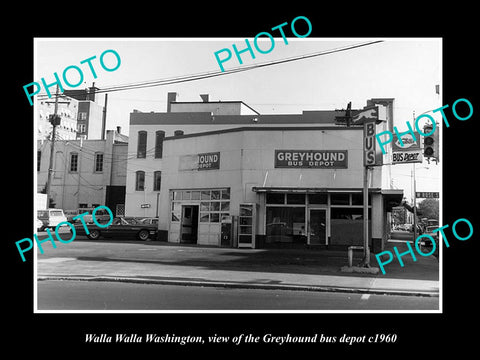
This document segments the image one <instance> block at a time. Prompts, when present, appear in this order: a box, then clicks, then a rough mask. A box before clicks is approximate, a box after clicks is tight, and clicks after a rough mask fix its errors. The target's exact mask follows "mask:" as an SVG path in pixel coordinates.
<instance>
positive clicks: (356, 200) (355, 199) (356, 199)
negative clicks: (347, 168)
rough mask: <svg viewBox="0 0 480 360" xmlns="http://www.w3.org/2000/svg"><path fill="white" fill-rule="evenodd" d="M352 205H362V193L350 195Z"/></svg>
mask: <svg viewBox="0 0 480 360" xmlns="http://www.w3.org/2000/svg"><path fill="white" fill-rule="evenodd" d="M352 205H363V194H362V193H354V194H352Z"/></svg>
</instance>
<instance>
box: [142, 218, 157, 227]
mask: <svg viewBox="0 0 480 360" xmlns="http://www.w3.org/2000/svg"><path fill="white" fill-rule="evenodd" d="M139 221H140V222H141V223H142V224H152V225H158V218H156V217H154V218H143V219H140V220H139Z"/></svg>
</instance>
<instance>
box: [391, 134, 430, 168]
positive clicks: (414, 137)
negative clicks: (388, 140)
mask: <svg viewBox="0 0 480 360" xmlns="http://www.w3.org/2000/svg"><path fill="white" fill-rule="evenodd" d="M392 150H393V152H392V163H393V164H406V163H421V162H422V161H423V154H422V150H421V148H420V135H419V134H418V132H414V133H413V134H411V133H405V134H394V135H393V142H392Z"/></svg>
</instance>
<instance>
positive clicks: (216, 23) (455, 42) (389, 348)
mask: <svg viewBox="0 0 480 360" xmlns="http://www.w3.org/2000/svg"><path fill="white" fill-rule="evenodd" d="M309 4H310V5H309V6H304V7H303V8H294V4H290V3H288V4H285V3H266V4H265V5H262V6H263V8H262V7H260V6H259V4H256V5H253V6H252V5H248V4H247V3H225V2H224V3H220V4H215V3H202V2H199V3H197V4H191V3H183V4H180V3H172V4H164V3H161V2H160V3H141V2H135V3H129V4H124V3H121V4H120V3H116V4H115V5H114V4H108V5H99V4H90V3H84V4H81V3H74V4H71V5H70V6H69V5H68V4H65V3H62V4H36V5H30V4H29V5H28V9H23V11H20V12H19V14H21V16H19V19H17V20H13V21H12V22H13V23H14V24H13V25H12V22H10V23H9V22H6V23H4V24H3V25H2V26H3V27H5V29H4V32H3V33H4V34H5V35H6V36H8V39H7V43H6V49H7V50H8V51H6V52H5V54H6V55H4V57H6V58H7V62H8V65H7V66H8V70H7V71H5V73H7V74H8V77H10V78H11V79H9V82H8V85H7V86H6V87H5V89H6V90H7V91H6V92H4V99H6V100H7V99H8V100H9V101H8V102H6V103H5V105H6V106H5V107H4V109H5V110H6V114H5V115H6V116H5V118H4V124H6V126H7V129H6V132H5V135H7V134H8V135H7V136H5V138H4V144H5V145H4V154H5V156H4V159H6V161H7V164H6V167H4V176H5V178H6V179H8V180H7V181H6V182H4V194H5V196H4V199H5V200H4V208H5V210H8V213H9V214H7V215H4V216H5V218H4V221H5V224H6V226H5V227H3V229H4V231H6V235H7V236H4V238H5V239H4V241H3V249H4V250H5V251H4V253H3V254H4V259H6V265H7V266H6V267H4V270H3V274H4V276H5V278H6V280H7V281H6V284H5V285H4V286H5V287H6V288H5V289H4V291H3V297H4V299H5V300H6V305H5V308H4V309H6V311H5V312H6V313H7V314H6V315H7V316H8V323H7V326H6V327H5V328H6V329H5V330H6V332H7V333H8V335H7V338H6V341H5V343H6V344H7V346H8V347H9V348H11V349H12V350H16V351H22V352H23V351H24V350H25V348H26V347H28V348H31V349H32V350H34V351H35V353H34V354H33V356H39V355H40V354H38V353H40V352H42V353H47V354H45V355H49V356H52V357H54V358H55V357H57V356H58V357H59V355H61V354H62V353H63V354H64V355H65V354H66V353H65V352H64V351H68V352H69V353H71V354H79V355H80V354H83V353H85V354H97V351H102V352H103V351H108V352H109V355H113V352H114V351H116V350H120V351H122V352H124V351H125V350H135V352H138V349H140V347H138V345H135V344H132V345H120V346H118V347H117V346H111V345H108V344H97V345H91V344H85V343H84V342H83V340H84V334H85V333H89V332H95V333H103V332H106V333H115V332H118V333H120V332H125V333H131V332H137V333H146V332H157V333H161V332H171V333H173V332H174V333H176V334H182V333H183V334H185V333H189V334H192V335H196V334H199V335H204V336H206V335H207V334H211V333H217V334H223V335H230V336H233V335H237V334H238V333H239V332H242V333H253V334H258V335H262V334H264V333H267V332H271V333H273V334H278V335H282V334H287V333H289V334H291V335H309V334H311V333H319V334H320V333H323V334H325V335H330V336H341V335H342V334H343V333H348V334H359V335H363V334H367V335H368V334H374V333H395V334H397V335H398V341H397V342H396V343H395V344H390V345H379V344H376V345H375V346H368V344H365V345H357V346H355V347H348V346H345V345H340V344H329V346H326V345H319V344H317V345H316V346H314V345H302V346H298V345H296V346H295V345H283V346H278V345H275V346H264V347H266V348H268V350H269V351H281V352H282V353H283V354H285V352H286V351H288V352H290V350H292V353H295V354H297V353H298V352H299V351H300V352H303V351H308V352H310V354H311V356H320V354H321V353H320V351H322V350H323V351H324V350H327V351H329V350H330V349H333V350H340V351H341V352H339V353H337V354H338V355H342V354H343V350H349V352H348V353H347V355H349V354H351V352H353V351H358V352H359V353H361V354H364V355H365V356H374V355H380V356H389V355H390V354H393V353H394V352H393V351H395V350H397V351H398V350H400V351H402V352H401V353H399V354H405V356H413V355H415V357H417V356H419V355H420V353H424V354H427V355H432V354H434V353H436V352H437V351H439V350H443V349H449V348H452V349H453V348H454V347H456V346H457V345H460V346H462V347H461V349H462V351H463V352H465V351H467V350H468V349H470V348H472V347H473V345H474V344H475V340H476V337H475V333H476V331H475V328H476V324H472V325H473V329H472V327H470V326H469V323H470V321H468V320H469V319H470V318H471V317H472V316H473V315H474V314H475V312H476V311H475V310H476V303H477V301H476V296H475V292H474V289H475V288H476V286H475V285H476V281H475V280H476V279H475V277H476V274H477V273H478V272H477V268H476V262H477V261H476V259H477V251H478V239H477V238H478V234H479V233H480V230H477V228H478V225H479V224H480V223H479V221H478V215H477V214H478V211H475V208H474V207H473V206H472V205H474V204H475V201H476V198H478V193H477V191H478V190H477V186H475V185H476V183H477V181H476V177H477V175H476V172H475V167H476V166H475V164H476V151H474V147H473V145H474V144H475V142H474V137H475V136H476V134H477V131H476V130H478V119H477V117H478V112H479V111H480V107H479V102H478V93H479V91H478V88H477V86H478V85H477V83H478V78H479V76H478V70H477V69H478V61H477V60H476V59H477V55H476V45H477V42H476V41H475V40H476V38H475V37H474V34H475V33H476V32H475V30H476V25H477V24H478V20H477V19H475V18H474V13H475V10H474V8H473V6H471V7H470V6H469V5H466V4H464V5H462V4H457V5H451V4H449V6H448V9H446V6H445V5H442V4H437V5H436V7H437V8H436V9H432V8H431V7H425V8H420V7H419V5H418V3H416V4H408V3H405V2H402V3H395V4H392V3H381V4H378V5H374V4H373V3H364V2H362V3H360V4H354V5H351V4H350V3H342V4H339V6H338V7H336V8H334V7H328V6H326V5H325V4H324V3H309ZM328 5H331V4H328ZM14 7H15V5H14V6H12V7H10V12H12V11H13V12H15V9H14ZM25 7H27V6H25ZM102 7H105V8H102ZM196 7H198V8H196ZM12 8H13V10H12ZM299 15H303V16H306V17H308V18H309V20H310V21H311V23H312V25H313V31H312V33H311V35H310V37H384V36H386V37H442V38H443V53H444V58H443V59H444V63H443V68H444V70H443V71H444V74H443V79H444V83H443V90H444V93H443V104H450V105H451V104H452V103H453V102H454V101H455V100H457V99H458V98H467V99H468V100H470V102H471V103H472V104H473V107H474V115H473V117H472V118H471V119H469V120H468V121H464V122H461V121H456V120H453V121H451V122H450V124H451V126H450V128H448V129H445V128H444V130H445V131H444V136H443V143H444V153H443V155H442V156H443V158H442V159H441V162H440V164H441V165H442V166H443V174H444V177H443V189H444V192H443V194H444V199H443V210H444V216H443V223H444V224H452V223H453V222H454V221H455V220H457V219H458V218H467V219H469V220H470V221H471V222H472V224H473V226H474V228H475V232H474V236H473V237H472V238H471V239H470V240H468V241H465V242H460V241H456V240H453V241H451V242H450V244H451V247H450V248H448V249H445V248H444V252H443V253H444V269H443V271H444V284H443V285H444V287H443V291H444V303H443V310H444V313H443V314H383V313H382V314H33V279H32V274H33V256H28V255H27V261H26V262H25V263H22V262H21V259H20V258H19V256H18V252H17V249H16V247H15V245H14V241H17V240H19V239H22V238H24V237H30V236H31V225H30V224H29V221H25V220H26V219H28V218H29V217H30V214H32V213H33V199H32V198H31V192H32V191H31V190H32V189H33V188H34V187H33V178H32V176H31V169H33V158H34V157H33V149H32V147H31V144H33V124H32V122H31V119H32V117H33V116H32V111H33V110H32V108H30V107H29V106H28V103H27V102H26V101H25V94H24V93H23V88H22V87H23V85H24V84H27V83H30V82H31V81H32V79H33V38H34V37H66V38H68V37H90V36H91V37H149V36H151V37H187V36H188V37H194V36H197V37H233V36H235V37H245V38H247V37H254V36H255V35H256V34H257V33H258V32H261V31H265V30H266V29H269V28H271V27H273V26H276V25H278V24H281V23H283V22H285V21H288V22H290V21H291V20H292V19H293V18H295V17H296V16H299ZM7 26H8V28H7ZM10 34H12V35H10ZM412 56H415V54H412ZM4 70H5V65H4ZM4 86H5V85H4ZM11 95H13V96H11ZM12 98H13V106H12V103H11V101H10V100H11V99H12ZM7 109H8V110H7ZM446 113H447V115H449V117H452V114H451V112H449V111H446ZM7 149H8V150H10V151H7ZM12 150H14V151H12ZM19 152H20V153H19ZM11 193H13V194H12V195H13V196H9V194H11ZM3 213H4V214H5V211H4V212H3ZM19 215H20V216H19ZM12 218H13V219H12ZM72 345H73V346H72ZM64 346H66V348H64ZM165 346H166V347H165ZM257 347H258V346H256V345H247V346H244V347H243V348H241V347H235V346H234V345H217V346H215V347H213V346H210V347H207V346H202V347H199V346H185V347H179V346H167V345H162V346H158V345H155V346H149V347H145V349H147V350H148V351H154V353H153V354H154V356H167V354H166V352H164V350H175V353H174V354H175V355H177V354H180V353H183V352H190V353H192V354H194V353H195V354H199V353H200V352H201V351H202V350H205V349H206V350H208V351H209V354H211V351H214V352H215V353H217V352H222V351H231V350H236V351H237V352H238V351H240V350H246V351H250V350H255V349H256V348H257ZM60 349H66V350H63V351H61V350H60ZM141 349H142V350H143V346H142V348H141ZM6 350H7V349H6ZM312 351H314V352H312ZM64 355H63V356H64ZM400 356H401V355H400Z"/></svg>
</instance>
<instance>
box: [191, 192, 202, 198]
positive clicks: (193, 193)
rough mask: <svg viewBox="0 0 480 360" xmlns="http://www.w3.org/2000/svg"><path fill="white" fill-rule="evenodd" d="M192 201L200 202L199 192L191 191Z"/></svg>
mask: <svg viewBox="0 0 480 360" xmlns="http://www.w3.org/2000/svg"><path fill="white" fill-rule="evenodd" d="M192 200H200V191H192Z"/></svg>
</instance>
